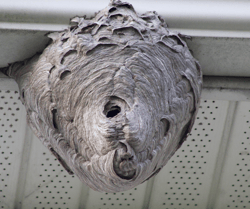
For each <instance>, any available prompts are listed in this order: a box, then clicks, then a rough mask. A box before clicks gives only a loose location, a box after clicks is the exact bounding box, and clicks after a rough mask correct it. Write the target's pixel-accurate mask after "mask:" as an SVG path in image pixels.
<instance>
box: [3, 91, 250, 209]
mask: <svg viewBox="0 0 250 209" xmlns="http://www.w3.org/2000/svg"><path fill="white" fill-rule="evenodd" d="M203 97H204V96H203ZM0 98H1V99H0V150H1V151H0V208H5V209H13V208H22V209H29V208H32V209H35V208H37V209H38V208H46V209H47V208H48V209H50V208H61V209H63V208H65V209H66V208H69V209H74V208H81V209H82V208H86V209H91V208H93V209H95V208H110V209H112V208H121V209H123V208H126V209H129V208H131V209H132V208H133V209H134V208H142V209H144V208H159V209H166V208H169V209H174V208H185V209H186V208H199V209H202V208H204V209H205V208H215V209H219V208H228V207H229V208H236V207H237V208H250V198H249V194H250V179H249V177H250V169H249V163H250V155H249V153H250V151H249V149H250V146H249V145H250V139H249V132H250V129H249V128H250V122H249V121H250V108H249V107H250V104H249V101H225V100H207V99H205V98H203V100H202V102H201V104H200V109H199V113H198V115H197V120H196V122H195V125H194V127H193V130H192V132H191V135H190V136H189V137H188V140H187V141H186V142H185V143H184V144H183V146H182V147H181V148H180V149H179V150H178V151H177V152H176V154H175V155H174V156H173V157H172V158H171V160H170V161H169V162H168V164H167V165H166V166H165V167H164V169H163V170H162V171H161V172H160V173H159V174H158V175H157V176H156V177H155V178H153V179H151V180H149V181H147V182H145V183H144V184H142V185H140V186H138V187H136V188H134V189H132V190H130V191H126V192H121V193H98V192H95V191H93V190H91V189H88V188H87V187H86V186H85V185H83V184H82V183H81V182H79V180H78V178H76V177H74V176H70V175H68V174H67V172H66V171H65V170H64V169H63V168H62V167H61V166H60V164H59V162H58V161H57V160H56V159H55V158H54V157H53V156H52V155H51V154H50V152H49V151H48V150H47V149H45V147H44V146H43V145H42V144H41V142H40V141H39V140H38V139H36V137H35V136H34V135H33V134H32V133H31V131H30V130H29V128H28V127H27V125H26V123H25V110H24V107H23V106H22V105H21V102H20V100H19V93H18V91H16V90H7V89H4V88H3V89H2V90H0Z"/></svg>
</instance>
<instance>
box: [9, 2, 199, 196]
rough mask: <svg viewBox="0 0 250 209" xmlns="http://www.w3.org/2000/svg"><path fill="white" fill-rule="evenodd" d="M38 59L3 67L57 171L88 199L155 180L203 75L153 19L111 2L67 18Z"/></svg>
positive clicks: (190, 114) (183, 128)
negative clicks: (89, 194) (72, 178)
mask: <svg viewBox="0 0 250 209" xmlns="http://www.w3.org/2000/svg"><path fill="white" fill-rule="evenodd" d="M71 22H72V23H73V24H74V25H73V26H71V27H70V28H69V29H67V30H65V31H63V32H55V33H51V34H49V35H48V37H50V38H51V39H52V41H51V43H50V44H49V45H48V47H47V48H46V49H45V50H44V51H43V53H42V54H41V55H35V56H34V57H32V58H31V59H29V60H26V61H24V62H18V63H14V64H12V65H10V66H9V67H8V68H6V69H5V73H6V74H8V75H9V76H10V77H12V78H14V79H15V80H16V81H17V83H18V84H19V88H20V94H21V100H22V102H23V104H24V105H25V107H26V110H27V120H28V123H29V125H30V126H31V127H32V129H33V131H34V132H35V134H36V135H37V137H38V138H39V139H40V140H41V141H42V143H43V144H44V145H45V146H46V147H47V148H48V149H49V150H50V151H51V152H52V153H53V154H54V155H55V156H56V157H57V158H58V160H59V161H60V163H61V164H62V165H63V166H64V168H65V169H66V170H67V171H68V172H69V173H71V174H73V173H74V174H75V175H77V176H78V177H79V179H80V180H81V181H82V182H85V183H86V184H87V185H88V186H89V187H91V188H92V189H94V190H97V191H105V192H118V191H124V190H128V189H131V188H133V187H135V186H137V185H138V184H141V183H142V182H144V181H145V180H147V179H149V178H150V177H152V176H154V175H155V174H156V173H158V172H159V171H160V169H161V168H162V167H163V166H164V165H165V164H166V163H167V161H168V160H169V159H170V158H171V156H172V155H173V154H174V153H175V151H176V150H177V149H178V148H179V147H180V146H181V144H182V143H183V141H184V140H185V139H186V137H187V135H188V133H189V132H190V130H191V128H192V126H193V123H194V119H195V115H196V113H197V109H198V105H199V98H200V94H201V85H202V75H201V70H200V67H199V64H198V62H197V61H196V60H195V59H194V58H193V57H192V55H191V54H190V52H189V49H188V47H187V45H186V43H185V42H184V41H183V40H182V39H181V38H180V34H178V33H175V32H171V31H170V30H169V29H168V28H167V26H166V24H165V23H164V21H163V19H162V18H161V17H160V16H159V15H158V14H157V13H156V12H147V13H145V14H143V15H138V14H137V13H136V12H135V10H134V8H133V7H132V5H130V4H128V3H124V2H121V1H112V2H111V3H110V5H109V6H108V7H107V8H105V9H104V10H102V11H100V12H99V13H97V14H96V16H95V17H94V18H92V19H85V18H83V17H75V18H73V19H72V20H71Z"/></svg>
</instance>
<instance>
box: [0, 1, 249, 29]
mask: <svg viewBox="0 0 250 209" xmlns="http://www.w3.org/2000/svg"><path fill="white" fill-rule="evenodd" d="M128 2H130V3H132V4H133V6H134V7H135V9H136V11H138V12H139V13H144V12H146V11H157V12H158V13H159V14H160V15H162V16H163V17H164V19H165V20H166V21H167V23H168V24H169V27H172V28H178V29H188V30H217V31H225V30H226V31H227V30H229V31H242V32H244V31H245V32H249V31H250V2H249V1H207V0H203V1H194V0H186V1H183V0H182V1H180V0H176V1H163V0H154V1H153V0H143V1H142V0H128ZM108 3H109V1H108V0H105V1H104V0H92V1H89V0H71V1H68V0H67V1H66V0H43V1H34V0H22V1H20V0H9V1H4V0H1V2H0V22H19V23H48V24H63V25H65V24H66V25H67V24H68V23H69V18H70V17H73V16H76V15H88V16H91V15H93V14H94V13H95V12H97V11H99V10H100V9H103V8H104V7H106V6H107V4H108Z"/></svg>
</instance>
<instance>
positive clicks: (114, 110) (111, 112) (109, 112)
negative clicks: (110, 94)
mask: <svg viewBox="0 0 250 209" xmlns="http://www.w3.org/2000/svg"><path fill="white" fill-rule="evenodd" d="M120 112H121V108H120V107H119V106H118V105H115V106H112V107H110V108H109V109H108V110H107V111H106V117H107V118H113V117H115V116H116V115H118V114H119V113H120Z"/></svg>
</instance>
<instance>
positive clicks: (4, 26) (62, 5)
mask: <svg viewBox="0 0 250 209" xmlns="http://www.w3.org/2000/svg"><path fill="white" fill-rule="evenodd" d="M124 1H126V0H124ZM127 1H128V2H130V3H132V4H133V6H134V8H135V9H136V11H137V12H138V13H144V12H146V11H157V12H158V13H159V14H160V15H162V17H164V19H165V20H166V22H167V23H168V25H169V27H170V28H171V29H172V30H176V31H179V32H181V33H183V34H186V35H190V36H192V37H193V40H192V41H189V40H188V41H187V42H188V45H189V47H190V49H191V50H192V51H193V54H194V56H195V57H196V58H197V59H198V60H199V62H200V64H201V66H202V70H203V73H204V75H210V76H211V75H212V76H247V77H250V59H249V54H250V50H249V49H250V1H233V0H231V1H226V0H225V1H207V0H200V1H194V0H172V1H170V0H166V1H164V0H144V1H142V0H127ZM108 3H109V0H91V1H90V0H71V1H68V0H67V1H66V0H42V1H38V0H36V1H34V0H22V1H20V0H0V67H4V66H7V65H8V63H11V62H15V61H20V60H23V59H25V58H28V57H30V56H32V55H33V54H34V53H36V52H38V51H42V50H43V49H44V47H45V45H46V43H47V42H48V38H46V37H44V34H46V33H47V32H49V31H58V30H63V29H65V28H67V25H68V23H69V19H70V18H71V17H74V16H76V15H79V16H82V15H87V16H93V15H94V13H95V12H97V11H99V10H101V9H103V8H104V7H106V6H107V5H108Z"/></svg>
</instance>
